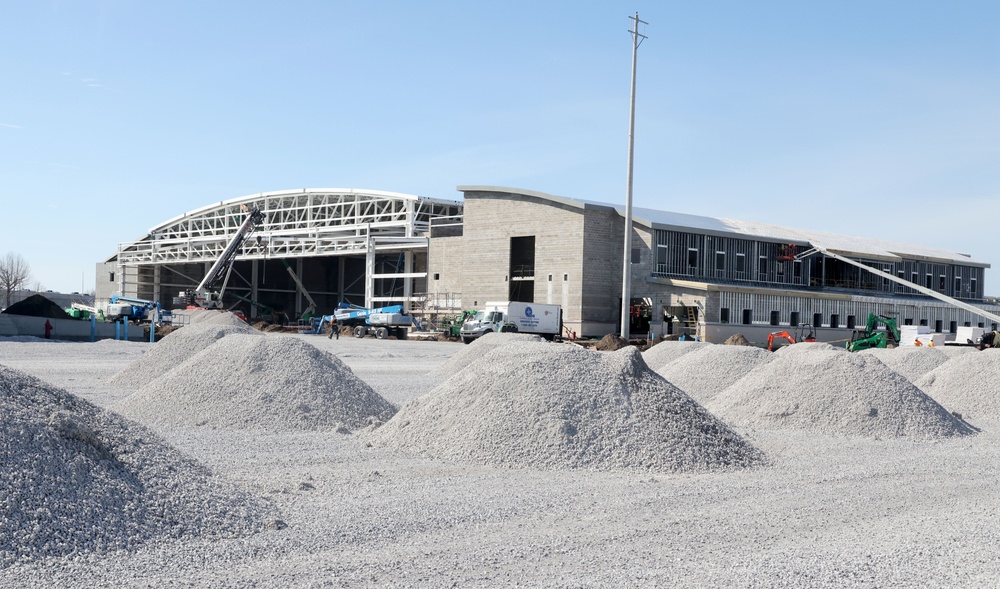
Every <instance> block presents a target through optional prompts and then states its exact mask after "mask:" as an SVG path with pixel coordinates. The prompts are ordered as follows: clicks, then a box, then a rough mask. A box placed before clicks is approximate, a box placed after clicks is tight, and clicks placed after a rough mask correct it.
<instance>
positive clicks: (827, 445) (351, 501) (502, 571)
mask: <svg viewBox="0 0 1000 589" xmlns="http://www.w3.org/2000/svg"><path fill="white" fill-rule="evenodd" d="M230 337H232V336H230ZM243 337H246V336H243ZM263 337H266V338H294V339H298V340H301V341H302V342H305V343H307V344H308V345H310V346H315V347H316V348H318V349H320V350H325V351H328V352H330V353H331V354H332V355H334V356H335V357H336V358H337V359H339V360H340V361H342V362H343V363H344V364H346V365H347V366H348V367H349V368H350V369H351V371H353V373H354V374H355V375H356V376H357V377H359V378H360V379H361V380H363V381H364V382H365V383H367V384H368V385H370V387H371V388H372V389H373V390H374V391H375V392H377V393H378V394H380V395H381V396H382V397H384V399H386V400H388V401H389V402H390V403H392V404H393V405H395V406H396V407H400V406H403V405H405V404H407V403H408V402H410V401H412V400H414V399H418V398H420V397H422V396H425V395H428V394H429V393H430V392H431V391H432V390H434V389H435V387H438V386H439V385H442V384H443V383H444V382H445V381H446V379H447V378H448V377H447V376H434V370H435V369H436V368H438V367H441V366H443V365H444V364H445V363H446V362H448V361H449V360H450V359H451V358H453V357H454V356H456V355H457V354H459V353H464V351H467V350H468V349H469V348H470V346H464V345H463V344H461V343H450V342H438V341H416V340H406V341H396V340H376V339H373V338H365V339H356V338H353V337H345V336H341V337H340V338H339V339H328V338H327V337H326V336H325V335H321V336H310V335H299V334H288V333H275V334H266V335H264V336H263ZM157 345H162V344H161V343H157V344H148V343H127V342H117V343H116V344H115V345H114V346H110V345H107V344H101V343H100V342H98V343H95V344H90V343H67V342H58V341H43V340H38V339H33V338H20V339H18V340H16V341H15V340H11V341H4V339H3V338H0V364H2V365H6V366H9V367H11V368H13V369H15V370H18V371H22V372H25V373H28V374H30V375H33V376H36V377H38V378H39V379H42V380H43V381H44V382H45V383H49V384H51V385H54V386H56V387H60V388H63V389H66V390H67V391H69V392H70V393H73V394H74V395H77V396H79V397H82V398H83V399H86V400H88V401H90V402H92V403H94V404H96V405H98V406H101V407H112V406H114V405H116V404H117V403H119V402H120V401H122V399H124V398H125V397H127V396H128V395H129V394H130V391H128V390H123V389H121V388H116V387H112V386H110V385H109V384H108V381H109V380H110V379H111V377H113V376H114V375H115V374H117V373H118V372H120V371H122V370H123V369H124V368H126V366H128V365H129V364H131V363H132V362H134V361H136V360H137V358H139V357H141V356H142V355H143V354H145V353H148V352H149V351H150V350H151V349H152V348H153V346H157ZM551 345H565V344H551ZM660 345H664V344H659V345H658V346H657V348H658V347H659V346H660ZM652 349H656V348H652ZM587 353H591V352H587ZM593 353H597V352H593ZM602 353H604V354H609V353H612V352H602ZM692 353H693V352H692ZM973 353H978V352H973ZM475 362H478V359H472V360H470V361H469V363H470V364H472V363H475ZM275 363H276V364H277V365H278V366H279V367H280V368H278V369H280V370H285V371H288V373H289V374H290V375H295V374H296V371H298V370H301V367H300V366H296V365H293V364H287V363H284V362H282V359H281V358H278V359H275ZM481 368H484V369H485V368H487V367H481ZM225 369H226V368H225V367H220V370H225ZM482 374H488V372H483V373H482ZM303 376H304V375H303ZM250 382H252V380H251V381H250ZM488 384H489V383H484V386H487V385H488ZM470 386H473V385H470ZM490 418H491V416H490V415H483V416H482V419H484V420H489V419H490ZM972 424H973V425H974V426H975V429H977V430H979V431H978V433H974V434H973V435H961V436H955V437H950V438H940V439H915V438H910V437H895V438H868V437H850V436H838V435H825V434H819V433H816V432H810V431H802V430H779V429H772V430H768V429H750V428H739V427H736V428H734V429H735V430H736V431H737V432H738V433H739V434H740V435H741V436H743V438H744V439H745V440H747V441H748V442H749V443H750V444H752V445H753V446H755V447H756V448H758V449H760V450H761V451H762V452H763V453H764V455H765V456H766V463H764V464H761V465H759V466H756V467H753V468H747V469H737V470H733V471H720V472H703V473H686V472H679V473H665V472H655V471H653V472H642V471H635V470H623V471H615V470H589V469H547V468H529V467H525V468H509V467H498V466H491V465H487V464H482V463H476V462H462V461H453V460H443V459H435V458H429V457H425V456H420V455H417V454H411V453H406V452H401V451H398V450H391V449H388V448H385V447H383V446H379V445H377V444H371V443H369V442H368V441H367V438H366V437H365V435H364V434H363V433H362V432H357V431H355V432H352V433H347V432H345V431H344V430H342V429H341V430H336V429H333V428H331V429H327V430H320V431H306V430H303V431H266V430H260V429H236V428H227V427H213V426H211V425H204V426H186V427H173V426H159V427H156V428H154V430H155V432H156V434H157V435H159V436H161V437H162V438H164V439H165V440H166V442H168V443H169V444H171V445H173V446H174V447H176V448H177V449H179V450H180V451H181V452H183V453H184V454H186V455H188V456H189V457H191V458H193V459H194V460H196V461H198V462H199V463H201V464H204V465H206V466H207V467H208V468H209V469H211V471H212V473H213V474H214V476H217V477H220V478H222V479H225V480H226V481H228V482H230V483H232V484H234V485H235V486H236V487H238V488H240V489H242V490H243V491H246V492H248V493H249V494H250V495H252V496H254V497H258V498H260V499H262V500H263V501H266V502H268V503H270V504H271V505H273V507H274V509H275V510H276V513H277V514H278V515H277V517H278V518H279V520H280V522H281V524H280V525H273V526H271V527H270V528H268V529H264V530H262V531H259V532H257V533H254V534H250V535H243V536H239V537H233V538H216V539H212V540H205V539H198V538H196V539H190V538H188V539H184V538H179V539H175V538H169V537H163V538H155V539H150V540H148V541H145V542H143V543H141V544H140V545H138V546H136V547H134V548H132V549H129V550H116V551H111V552H90V551H86V550H83V551H80V552H76V553H74V554H71V555H65V556H51V557H45V558H29V559H18V560H15V561H14V562H12V563H10V564H8V565H7V566H5V567H3V568H0V587H88V588H89V587H179V586H185V587H187V586H195V587H630V588H634V587H831V588H832V587H836V588H844V587H882V588H887V587H960V586H966V587H989V586H996V585H997V584H998V583H1000V558H998V557H997V551H998V547H1000V530H998V527H997V525H996V522H997V521H998V519H1000V493H998V492H997V481H996V478H997V474H996V473H997V472H1000V420H996V419H994V418H981V419H977V420H975V421H973V422H972ZM0 500H2V498H0ZM8 513H9V512H8Z"/></svg>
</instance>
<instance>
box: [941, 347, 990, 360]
mask: <svg viewBox="0 0 1000 589" xmlns="http://www.w3.org/2000/svg"><path fill="white" fill-rule="evenodd" d="M934 349H935V350H938V351H939V352H943V353H945V354H947V355H948V357H949V358H954V357H955V356H964V355H965V354H968V353H970V352H978V351H979V350H977V349H976V348H975V347H974V346H945V347H943V348H934Z"/></svg>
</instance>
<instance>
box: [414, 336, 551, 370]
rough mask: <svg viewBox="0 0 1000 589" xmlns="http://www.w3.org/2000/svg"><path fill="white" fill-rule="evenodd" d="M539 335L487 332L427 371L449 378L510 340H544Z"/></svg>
mask: <svg viewBox="0 0 1000 589" xmlns="http://www.w3.org/2000/svg"><path fill="white" fill-rule="evenodd" d="M544 341H545V339H544V338H542V336H539V335H532V334H529V333H487V334H486V335H483V336H480V337H477V338H476V339H475V340H473V341H472V343H471V344H469V345H467V346H465V347H464V348H462V351H460V352H456V353H455V354H454V355H453V356H452V357H451V358H449V359H448V360H447V361H446V362H444V363H442V364H441V365H440V366H438V367H437V368H435V369H434V370H431V371H430V372H428V373H427V376H430V377H432V378H448V377H449V376H451V375H453V374H455V373H457V372H458V371H460V370H462V369H463V368H465V367H466V366H469V365H471V364H475V363H476V362H479V361H480V360H481V359H482V357H483V356H485V355H486V354H488V353H489V352H491V351H493V350H494V349H496V348H498V347H500V346H502V345H504V344H506V343H509V342H544Z"/></svg>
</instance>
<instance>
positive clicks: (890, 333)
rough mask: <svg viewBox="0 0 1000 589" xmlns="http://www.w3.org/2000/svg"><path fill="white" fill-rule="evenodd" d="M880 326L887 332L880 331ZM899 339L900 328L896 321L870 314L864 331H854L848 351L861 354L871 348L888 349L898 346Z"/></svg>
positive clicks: (848, 344)
mask: <svg viewBox="0 0 1000 589" xmlns="http://www.w3.org/2000/svg"><path fill="white" fill-rule="evenodd" d="M879 324H882V325H884V326H885V330H879V329H878V326H879ZM899 337H900V336H899V326H898V325H897V324H896V320H895V319H892V318H891V317H883V316H882V315H876V314H875V313H869V314H868V321H866V322H865V328H864V330H854V333H853V334H852V335H851V341H849V342H848V343H847V349H848V350H849V351H851V352H859V351H861V350H867V349H870V348H886V347H889V345H892V346H898V345H899Z"/></svg>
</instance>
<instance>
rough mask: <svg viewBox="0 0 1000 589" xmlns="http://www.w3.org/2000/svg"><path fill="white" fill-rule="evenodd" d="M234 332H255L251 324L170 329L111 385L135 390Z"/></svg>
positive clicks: (190, 326) (205, 325) (111, 381)
mask: <svg viewBox="0 0 1000 589" xmlns="http://www.w3.org/2000/svg"><path fill="white" fill-rule="evenodd" d="M233 334H256V335H262V334H260V332H258V331H256V330H254V329H251V328H250V326H249V325H247V324H245V323H244V324H243V325H214V324H210V323H209V324H197V325H195V324H192V325H187V326H185V327H184V328H182V329H178V330H177V331H174V332H171V333H169V334H167V335H165V336H164V337H163V339H162V340H160V341H159V342H157V343H156V344H155V345H154V346H153V347H152V348H151V349H150V350H149V351H148V352H146V353H145V354H144V355H143V356H142V357H141V358H139V359H138V360H136V361H134V362H132V363H131V364H129V365H128V366H126V367H125V368H124V369H122V370H121V371H120V372H118V373H117V374H115V375H114V376H112V377H111V380H109V381H108V383H109V384H111V385H113V386H116V387H119V388H122V389H128V390H135V389H138V388H139V387H141V386H143V385H145V384H146V383H148V382H150V381H152V380H155V379H157V378H159V377H160V376H162V375H163V374H165V373H167V372H169V371H171V370H173V369H174V368H176V367H177V365H179V364H181V363H182V362H184V361H185V360H187V359H188V358H190V357H192V356H194V355H195V354H197V353H198V352H200V351H202V350H204V349H205V348H207V347H209V346H210V345H212V344H214V343H215V342H216V341H218V340H219V339H221V338H224V337H226V336H227V335H233Z"/></svg>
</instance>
